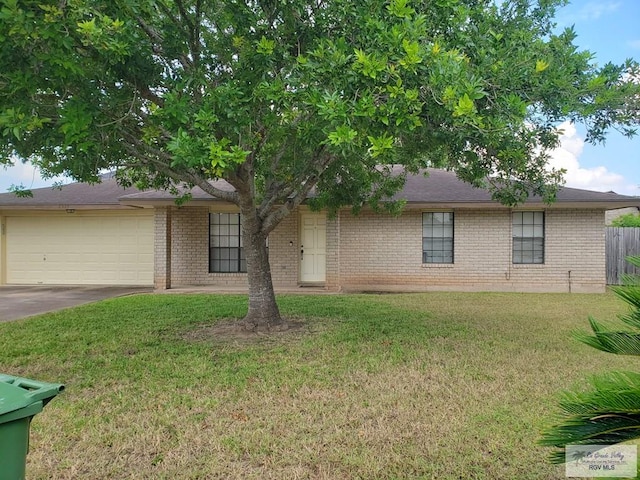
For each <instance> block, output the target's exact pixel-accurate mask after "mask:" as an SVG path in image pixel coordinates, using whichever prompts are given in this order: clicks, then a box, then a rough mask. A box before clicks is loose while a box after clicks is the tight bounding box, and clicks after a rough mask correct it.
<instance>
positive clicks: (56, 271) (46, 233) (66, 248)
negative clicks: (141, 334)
mask: <svg viewBox="0 0 640 480" xmlns="http://www.w3.org/2000/svg"><path fill="white" fill-rule="evenodd" d="M6 230H7V237H6V238H7V243H6V248H7V251H6V259H7V283H13V284H59V285H64V284H67V285H70V284H116V285H118V284H119V285H151V284H153V216H152V215H147V216H143V215H135V216H129V217H118V216H108V215H104V216H100V215H96V216H28V217H7V229H6Z"/></svg>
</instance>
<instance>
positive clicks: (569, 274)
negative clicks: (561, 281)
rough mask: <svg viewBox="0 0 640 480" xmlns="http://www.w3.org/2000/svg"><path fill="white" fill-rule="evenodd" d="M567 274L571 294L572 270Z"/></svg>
mask: <svg viewBox="0 0 640 480" xmlns="http://www.w3.org/2000/svg"><path fill="white" fill-rule="evenodd" d="M567 273H568V281H569V293H571V270H569V271H568V272H567Z"/></svg>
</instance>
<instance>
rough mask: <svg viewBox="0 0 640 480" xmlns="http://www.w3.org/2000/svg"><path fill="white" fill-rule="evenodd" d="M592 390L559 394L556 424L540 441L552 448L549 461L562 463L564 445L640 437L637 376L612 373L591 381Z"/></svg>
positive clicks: (612, 441) (639, 394)
mask: <svg viewBox="0 0 640 480" xmlns="http://www.w3.org/2000/svg"><path fill="white" fill-rule="evenodd" d="M592 387H593V388H592V389H591V390H589V391H587V392H565V393H564V394H563V398H562V399H561V401H560V408H561V413H560V416H559V419H558V423H557V424H556V425H554V426H552V427H550V428H548V429H547V430H545V431H544V432H543V434H542V438H541V440H540V443H541V444H542V445H546V446H552V447H556V450H554V451H553V452H552V453H551V456H550V459H551V461H552V462H554V463H563V462H565V461H566V458H565V446H566V445H613V444H617V443H620V442H626V441H628V440H633V439H636V438H639V437H640V374H637V373H631V372H624V373H623V372H614V373H611V374H609V375H608V376H607V377H597V378H595V379H593V380H592Z"/></svg>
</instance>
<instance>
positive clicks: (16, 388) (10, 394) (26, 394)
mask: <svg viewBox="0 0 640 480" xmlns="http://www.w3.org/2000/svg"><path fill="white" fill-rule="evenodd" d="M63 390H64V385H61V384H58V383H45V382H37V381H35V380H29V379H27V378H21V377H12V376H11V375H4V374H0V423H2V418H3V416H4V415H6V414H9V413H11V412H15V411H17V410H22V409H25V408H27V407H30V406H32V405H37V407H35V409H36V410H37V411H41V410H42V407H43V405H44V404H46V403H47V402H48V401H49V400H51V399H52V398H53V397H55V396H56V395H57V394H58V393H60V392H61V391H63ZM38 407H39V408H38ZM29 410H30V411H31V410H33V409H29ZM35 413H37V412H35Z"/></svg>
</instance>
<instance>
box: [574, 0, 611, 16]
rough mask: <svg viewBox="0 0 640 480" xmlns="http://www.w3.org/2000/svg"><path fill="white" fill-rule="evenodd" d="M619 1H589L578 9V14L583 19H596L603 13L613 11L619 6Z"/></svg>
mask: <svg viewBox="0 0 640 480" xmlns="http://www.w3.org/2000/svg"><path fill="white" fill-rule="evenodd" d="M620 5H621V3H620V2H611V1H610V2H589V3H587V4H586V5H585V6H584V7H582V8H581V9H580V12H579V15H580V18H582V19H583V20H597V19H598V18H600V17H602V16H603V15H607V14H609V13H612V12H615V11H616V10H618V8H620Z"/></svg>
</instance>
